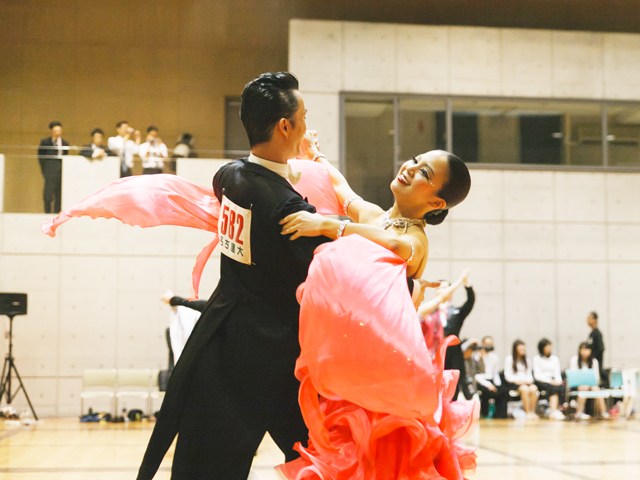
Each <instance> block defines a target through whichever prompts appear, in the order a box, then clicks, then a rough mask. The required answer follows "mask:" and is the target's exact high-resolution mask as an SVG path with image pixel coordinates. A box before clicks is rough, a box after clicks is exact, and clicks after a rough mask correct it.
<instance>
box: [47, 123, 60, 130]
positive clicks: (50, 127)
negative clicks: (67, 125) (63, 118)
mask: <svg viewBox="0 0 640 480" xmlns="http://www.w3.org/2000/svg"><path fill="white" fill-rule="evenodd" d="M61 126H62V124H61V123H60V122H50V123H49V130H53V127H61Z"/></svg>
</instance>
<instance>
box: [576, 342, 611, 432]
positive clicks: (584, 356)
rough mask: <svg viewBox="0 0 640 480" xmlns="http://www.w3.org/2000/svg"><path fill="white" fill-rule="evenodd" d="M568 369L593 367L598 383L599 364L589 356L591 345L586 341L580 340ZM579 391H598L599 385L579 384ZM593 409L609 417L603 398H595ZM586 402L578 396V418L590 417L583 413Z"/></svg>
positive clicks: (604, 416) (585, 418) (587, 418)
mask: <svg viewBox="0 0 640 480" xmlns="http://www.w3.org/2000/svg"><path fill="white" fill-rule="evenodd" d="M569 369H571V370H581V369H584V370H586V369H593V370H594V371H595V374H596V380H597V383H600V365H599V364H598V360H596V359H595V358H593V357H592V356H591V346H589V344H588V343H587V342H582V343H581V344H580V346H579V347H578V355H574V356H573V357H571V360H570V361H569ZM578 390H579V391H588V390H591V391H598V390H600V387H598V386H590V385H579V386H578ZM594 400H595V409H596V411H599V412H600V415H601V416H602V417H603V418H609V413H608V412H607V409H606V406H605V404H604V398H595V399H594ZM586 402H587V399H586V398H580V397H578V412H577V413H576V417H577V418H578V420H589V419H590V418H591V417H590V416H589V415H587V414H586V413H584V405H585V403H586Z"/></svg>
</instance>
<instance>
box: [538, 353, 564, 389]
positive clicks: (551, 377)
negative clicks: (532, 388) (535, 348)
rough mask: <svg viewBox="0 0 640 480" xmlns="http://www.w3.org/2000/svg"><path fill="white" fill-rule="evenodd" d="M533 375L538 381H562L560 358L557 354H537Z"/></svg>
mask: <svg viewBox="0 0 640 480" xmlns="http://www.w3.org/2000/svg"><path fill="white" fill-rule="evenodd" d="M533 377H534V378H535V379H536V381H538V382H543V383H562V373H560V359H559V358H558V357H556V356H555V355H551V356H549V357H545V356H543V355H536V356H535V357H533Z"/></svg>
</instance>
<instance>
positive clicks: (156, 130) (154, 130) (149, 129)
mask: <svg viewBox="0 0 640 480" xmlns="http://www.w3.org/2000/svg"><path fill="white" fill-rule="evenodd" d="M151 131H153V132H158V127H156V126H155V125H151V126H150V127H149V128H147V133H149V132H151Z"/></svg>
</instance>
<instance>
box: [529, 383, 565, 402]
mask: <svg viewBox="0 0 640 480" xmlns="http://www.w3.org/2000/svg"><path fill="white" fill-rule="evenodd" d="M536 386H537V387H538V391H539V392H540V393H542V392H547V396H548V397H552V396H553V395H558V403H559V404H560V405H562V404H563V403H564V397H565V396H566V393H567V387H565V386H564V384H563V385H551V384H550V383H544V382H536Z"/></svg>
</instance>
